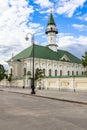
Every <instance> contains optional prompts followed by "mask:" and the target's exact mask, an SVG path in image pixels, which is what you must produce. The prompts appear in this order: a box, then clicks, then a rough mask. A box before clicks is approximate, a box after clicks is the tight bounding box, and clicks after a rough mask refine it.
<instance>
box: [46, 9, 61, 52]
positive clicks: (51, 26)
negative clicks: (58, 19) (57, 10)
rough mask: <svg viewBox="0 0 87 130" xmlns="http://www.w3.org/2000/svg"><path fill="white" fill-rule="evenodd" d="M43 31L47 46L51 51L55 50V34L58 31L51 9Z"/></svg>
mask: <svg viewBox="0 0 87 130" xmlns="http://www.w3.org/2000/svg"><path fill="white" fill-rule="evenodd" d="M45 33H46V34H47V39H48V47H49V48H50V49H52V50H53V51H57V44H56V34H58V31H57V28H56V24H55V21H54V18H53V15H52V11H51V13H50V17H49V20H48V24H47V29H46V31H45Z"/></svg>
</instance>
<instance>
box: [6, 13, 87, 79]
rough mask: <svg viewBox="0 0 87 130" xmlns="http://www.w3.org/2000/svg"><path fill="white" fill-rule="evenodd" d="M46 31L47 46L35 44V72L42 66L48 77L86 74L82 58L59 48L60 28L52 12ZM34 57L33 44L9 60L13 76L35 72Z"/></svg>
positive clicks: (19, 76) (17, 76)
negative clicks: (57, 36) (58, 35)
mask: <svg viewBox="0 0 87 130" xmlns="http://www.w3.org/2000/svg"><path fill="white" fill-rule="evenodd" d="M45 33H46V35H47V46H40V45H36V44H34V72H35V70H36V69H37V68H40V69H42V70H43V72H44V75H45V76H46V77H54V78H58V77H60V76H61V77H63V76H67V77H69V76H71V77H72V76H82V75H84V72H85V68H84V67H83V65H82V62H81V60H80V59H79V58H78V57H76V56H74V55H72V54H71V53H69V52H68V51H65V50H60V49H58V45H57V44H56V35H57V34H58V30H57V27H56V24H55V21H54V18H53V15H52V13H50V17H49V20H48V24H47V28H46V31H45ZM32 57H33V46H32V45H31V46H30V47H28V48H27V49H25V50H23V51H22V52H20V53H19V54H17V55H16V56H14V57H12V58H11V59H10V60H9V61H8V64H9V73H11V74H12V76H13V78H15V79H16V78H17V79H18V78H20V79H21V78H23V77H27V76H26V75H27V72H31V74H32V73H33V72H32V70H33V69H32V67H33V62H32V60H33V58H32ZM26 80H28V78H26Z"/></svg>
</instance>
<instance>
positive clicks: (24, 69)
mask: <svg viewBox="0 0 87 130" xmlns="http://www.w3.org/2000/svg"><path fill="white" fill-rule="evenodd" d="M25 75H26V68H24V76H25Z"/></svg>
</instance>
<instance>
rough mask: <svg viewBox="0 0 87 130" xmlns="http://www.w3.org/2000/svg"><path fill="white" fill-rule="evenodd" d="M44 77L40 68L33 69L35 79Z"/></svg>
mask: <svg viewBox="0 0 87 130" xmlns="http://www.w3.org/2000/svg"><path fill="white" fill-rule="evenodd" d="M43 77H44V73H43V70H42V69H39V68H37V69H36V71H35V80H38V79H40V78H43Z"/></svg>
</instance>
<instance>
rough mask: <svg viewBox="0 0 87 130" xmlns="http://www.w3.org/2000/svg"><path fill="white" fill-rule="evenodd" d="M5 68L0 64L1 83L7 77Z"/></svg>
mask: <svg viewBox="0 0 87 130" xmlns="http://www.w3.org/2000/svg"><path fill="white" fill-rule="evenodd" d="M5 72H6V71H5V69H4V66H3V65H1V64H0V81H1V80H3V79H4V77H6V74H5Z"/></svg>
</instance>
